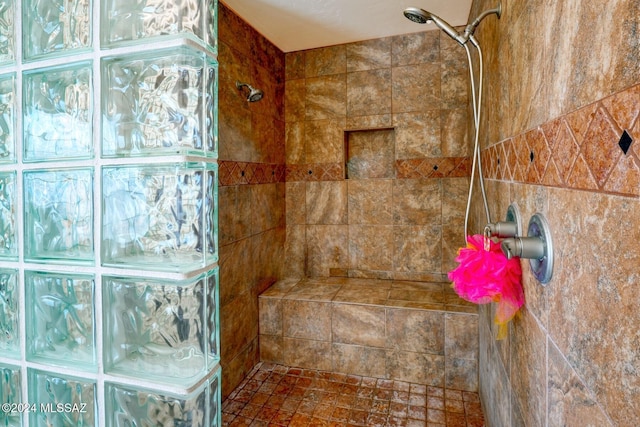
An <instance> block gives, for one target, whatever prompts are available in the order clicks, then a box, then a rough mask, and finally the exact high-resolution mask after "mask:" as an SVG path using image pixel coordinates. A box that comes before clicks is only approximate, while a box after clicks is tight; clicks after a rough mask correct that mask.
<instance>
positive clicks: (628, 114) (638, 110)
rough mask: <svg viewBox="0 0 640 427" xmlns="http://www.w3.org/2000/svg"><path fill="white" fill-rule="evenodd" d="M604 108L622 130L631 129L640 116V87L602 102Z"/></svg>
mask: <svg viewBox="0 0 640 427" xmlns="http://www.w3.org/2000/svg"><path fill="white" fill-rule="evenodd" d="M602 106H603V107H604V108H605V109H606V110H607V111H608V113H609V114H610V115H611V117H613V120H615V122H616V124H617V125H618V127H619V128H620V129H629V128H631V126H632V125H633V122H634V120H636V118H637V117H638V114H640V86H634V87H632V88H631V89H629V90H626V91H624V92H621V93H617V94H615V95H612V96H610V97H608V98H605V99H603V100H602Z"/></svg>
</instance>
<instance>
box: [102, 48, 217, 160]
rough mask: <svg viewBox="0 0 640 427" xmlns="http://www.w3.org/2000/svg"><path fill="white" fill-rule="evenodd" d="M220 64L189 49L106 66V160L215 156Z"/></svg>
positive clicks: (117, 59)
mask: <svg viewBox="0 0 640 427" xmlns="http://www.w3.org/2000/svg"><path fill="white" fill-rule="evenodd" d="M216 91H217V65H216V64H215V62H214V61H213V60H212V59H210V58H209V57H208V56H206V55H205V54H204V53H203V52H201V51H197V50H194V49H191V48H187V47H179V48H173V49H165V50H154V51H152V52H149V53H147V54H143V55H141V54H139V53H135V54H131V55H127V56H122V57H112V58H107V59H105V60H103V63H102V102H103V105H102V109H103V115H102V155H103V156H104V157H119V156H126V157H133V156H158V155H167V154H176V153H178V154H187V155H198V156H205V155H206V156H211V157H212V156H215V155H216V154H217V145H216V137H215V133H216V132H215V131H216V116H217V115H216V114H215V103H216V102H217V101H216V100H217V95H216V94H217V92H216Z"/></svg>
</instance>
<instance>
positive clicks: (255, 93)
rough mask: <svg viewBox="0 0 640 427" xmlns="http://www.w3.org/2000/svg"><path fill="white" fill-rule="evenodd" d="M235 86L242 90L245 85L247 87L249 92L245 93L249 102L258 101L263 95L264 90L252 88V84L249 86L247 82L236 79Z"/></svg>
mask: <svg viewBox="0 0 640 427" xmlns="http://www.w3.org/2000/svg"><path fill="white" fill-rule="evenodd" d="M236 87H237V88H238V89H239V90H243V89H244V88H245V87H246V88H248V89H249V93H248V94H247V101H249V102H257V101H260V100H261V99H262V97H263V96H264V92H262V91H261V90H260V89H256V88H254V87H253V86H251V85H250V84H247V83H242V82H238V81H236Z"/></svg>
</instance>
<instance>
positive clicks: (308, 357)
mask: <svg viewBox="0 0 640 427" xmlns="http://www.w3.org/2000/svg"><path fill="white" fill-rule="evenodd" d="M284 361H285V363H286V364H287V365H289V366H299V367H302V368H312V369H323V370H330V369H331V344H330V343H329V342H325V341H312V340H304V339H294V338H285V339H284Z"/></svg>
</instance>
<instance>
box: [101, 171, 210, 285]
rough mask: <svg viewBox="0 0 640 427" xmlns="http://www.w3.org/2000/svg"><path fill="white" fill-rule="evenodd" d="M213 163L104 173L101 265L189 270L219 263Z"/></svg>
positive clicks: (158, 269)
mask: <svg viewBox="0 0 640 427" xmlns="http://www.w3.org/2000/svg"><path fill="white" fill-rule="evenodd" d="M216 173H217V165H215V164H207V163H181V164H159V165H146V166H117V167H115V166H113V167H112V166H110V167H104V168H103V171H102V189H103V196H102V203H103V205H102V245H101V246H102V263H103V264H104V265H108V266H115V267H122V268H132V269H135V268H137V269H143V270H156V271H175V272H177V273H187V272H189V271H193V270H197V269H201V268H203V267H206V266H207V265H209V264H211V263H213V262H215V261H217V223H216V221H217V211H216V206H215V203H216V200H217V197H216V192H217V176H216Z"/></svg>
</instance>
